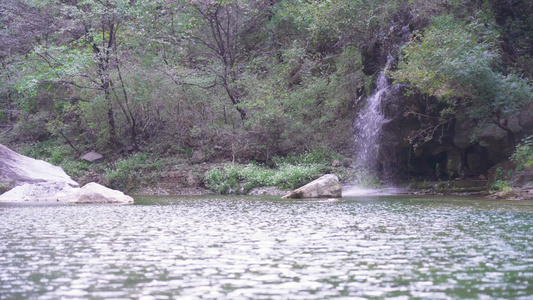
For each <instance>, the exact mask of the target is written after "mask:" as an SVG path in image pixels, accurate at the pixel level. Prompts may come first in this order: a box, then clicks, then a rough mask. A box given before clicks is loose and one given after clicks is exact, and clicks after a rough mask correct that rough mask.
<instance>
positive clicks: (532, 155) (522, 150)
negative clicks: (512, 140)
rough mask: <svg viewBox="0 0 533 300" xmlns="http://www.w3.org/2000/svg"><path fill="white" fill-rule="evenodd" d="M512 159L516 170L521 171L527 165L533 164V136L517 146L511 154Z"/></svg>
mask: <svg viewBox="0 0 533 300" xmlns="http://www.w3.org/2000/svg"><path fill="white" fill-rule="evenodd" d="M511 161H512V162H513V163H514V164H515V165H516V171H517V172H518V171H521V170H523V169H524V168H525V167H531V166H533V136H528V137H526V138H524V139H523V140H522V142H521V143H520V144H519V145H518V146H516V149H515V151H514V153H513V155H511Z"/></svg>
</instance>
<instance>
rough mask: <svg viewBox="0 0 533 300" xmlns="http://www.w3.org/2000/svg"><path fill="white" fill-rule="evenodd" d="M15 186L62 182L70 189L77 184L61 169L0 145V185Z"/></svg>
mask: <svg viewBox="0 0 533 300" xmlns="http://www.w3.org/2000/svg"><path fill="white" fill-rule="evenodd" d="M2 182H9V183H13V182H14V183H15V185H22V184H26V183H38V182H62V183H65V184H67V185H69V186H71V187H78V183H76V182H75V181H74V180H72V179H71V178H70V176H68V175H67V173H65V171H63V169H61V167H58V166H54V165H52V164H50V163H47V162H45V161H42V160H37V159H33V158H31V157H27V156H24V155H21V154H18V153H17V152H15V151H13V150H11V149H9V148H7V147H6V146H4V145H0V183H2Z"/></svg>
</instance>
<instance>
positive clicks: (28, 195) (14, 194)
mask: <svg viewBox="0 0 533 300" xmlns="http://www.w3.org/2000/svg"><path fill="white" fill-rule="evenodd" d="M76 190H79V188H78V187H72V186H71V185H69V184H67V183H66V182H64V181H63V182H61V181H58V182H53V181H46V182H35V183H24V184H22V185H18V186H16V187H14V188H12V189H11V190H9V191H7V192H5V193H3V194H2V195H0V202H19V201H64V199H66V198H68V197H69V195H71V194H72V193H73V192H75V191H76Z"/></svg>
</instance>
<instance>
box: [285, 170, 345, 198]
mask: <svg viewBox="0 0 533 300" xmlns="http://www.w3.org/2000/svg"><path fill="white" fill-rule="evenodd" d="M340 197H342V186H341V183H340V182H339V178H338V177H337V176H335V175H333V174H328V175H324V176H322V177H320V178H318V179H316V180H314V181H312V182H310V183H308V184H306V185H304V186H302V187H300V188H298V189H296V190H294V191H292V192H290V193H288V194H287V195H285V196H283V198H285V199H288V198H292V199H297V198H340Z"/></svg>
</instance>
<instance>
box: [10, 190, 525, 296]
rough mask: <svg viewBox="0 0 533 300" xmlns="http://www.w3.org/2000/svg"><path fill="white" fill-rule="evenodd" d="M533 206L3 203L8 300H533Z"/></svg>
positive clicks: (372, 201)
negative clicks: (388, 299)
mask: <svg viewBox="0 0 533 300" xmlns="http://www.w3.org/2000/svg"><path fill="white" fill-rule="evenodd" d="M532 225H533V202H512V201H490V200H484V199H475V198H427V197H426V198H413V197H397V196H395V197H383V196H381V197H358V198H344V199H342V200H340V201H336V202H332V201H320V200H313V201H305V200H296V201H295V200H280V199H279V198H267V197H261V198H259V197H255V198H254V197H244V198H243V197H239V198H237V197H211V198H185V197H181V198H172V197H137V198H136V203H135V204H134V205H66V204H5V203H4V204H0V299H327V298H344V299H357V298H366V299H368V298H379V299H382V298H390V299H411V298H427V299H459V298H464V299H467V298H470V299H494V298H507V299H532V298H533V226H532Z"/></svg>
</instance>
